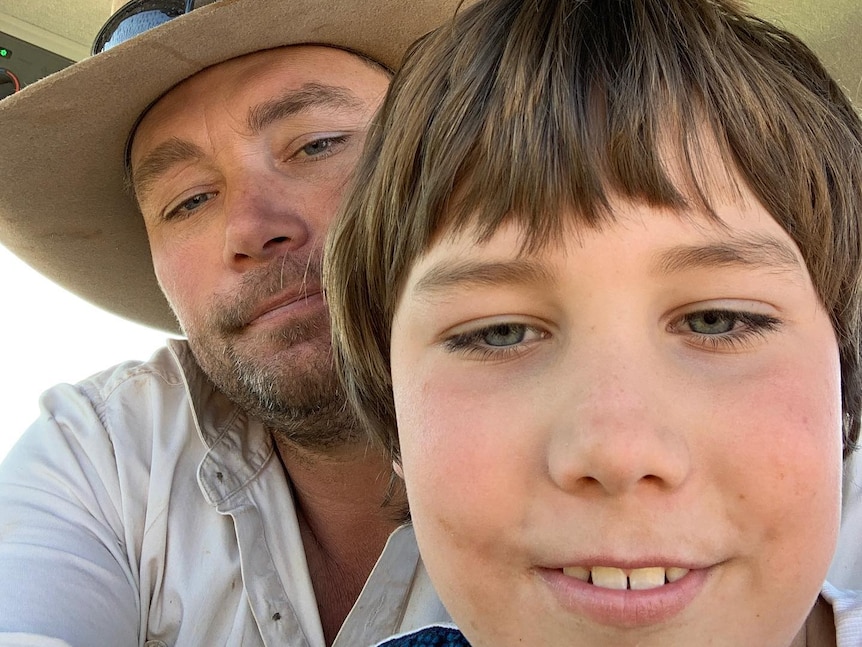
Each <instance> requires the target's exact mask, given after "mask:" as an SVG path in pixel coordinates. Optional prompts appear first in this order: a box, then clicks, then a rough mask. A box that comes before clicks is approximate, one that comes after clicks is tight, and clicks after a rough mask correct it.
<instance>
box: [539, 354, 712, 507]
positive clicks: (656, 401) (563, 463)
mask: <svg viewBox="0 0 862 647" xmlns="http://www.w3.org/2000/svg"><path fill="white" fill-rule="evenodd" d="M627 349H629V350H627ZM574 367H575V368H574V371H573V372H572V375H573V379H572V380H571V382H570V383H569V385H568V387H563V388H562V389H561V390H560V391H561V395H560V401H561V402H563V403H564V404H563V405H562V406H561V408H560V409H559V415H558V416H557V417H556V420H555V422H554V430H553V433H552V435H551V441H550V445H549V447H548V468H549V473H550V476H551V478H552V480H553V481H554V482H555V483H556V484H557V486H558V487H560V488H561V489H564V490H566V491H570V492H573V493H578V494H583V495H610V496H619V495H623V494H626V493H628V492H631V491H633V490H635V489H637V488H652V489H656V490H672V489H674V488H676V487H678V486H679V485H680V484H681V483H682V482H683V481H685V479H686V477H687V476H688V474H689V471H690V469H691V456H690V447H689V444H688V438H687V434H686V430H685V428H684V425H696V424H699V421H697V420H680V417H681V416H680V415H679V413H678V411H679V406H678V405H679V404H680V402H681V401H680V398H685V393H684V392H680V391H679V390H678V387H679V384H676V383H675V382H676V380H674V379H673V378H672V376H670V375H669V371H668V370H667V368H666V367H663V366H662V365H661V362H660V361H657V360H656V359H655V358H653V357H651V354H650V353H648V352H646V353H645V352H635V351H632V350H631V345H630V344H622V345H621V344H617V345H616V348H612V347H609V346H604V352H602V349H599V348H593V349H592V351H591V352H590V357H589V358H588V359H585V358H580V360H579V361H578V362H577V363H574Z"/></svg>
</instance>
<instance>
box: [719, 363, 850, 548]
mask: <svg viewBox="0 0 862 647" xmlns="http://www.w3.org/2000/svg"><path fill="white" fill-rule="evenodd" d="M814 356H815V357H816V355H814ZM824 357H827V358H828V357H829V356H828V354H825V355H824ZM738 386H739V388H738V389H735V392H734V395H735V396H736V397H735V398H734V401H733V402H722V403H717V404H718V405H723V406H724V407H732V408H733V410H734V411H736V412H738V414H737V415H735V416H729V417H726V418H725V424H724V428H723V430H722V435H723V439H722V440H721V442H719V443H716V444H715V445H714V447H713V451H715V452H716V454H717V455H718V452H719V451H720V449H719V448H723V449H724V451H725V452H726V453H725V455H724V459H723V464H724V469H723V470H722V471H723V472H724V474H723V476H722V477H720V479H719V482H723V483H724V486H725V487H727V488H729V491H731V492H733V493H734V495H735V496H736V497H737V498H736V500H735V501H733V502H731V503H730V505H731V509H732V510H734V511H735V514H734V516H735V520H736V523H737V524H739V526H741V527H747V528H748V529H749V530H752V531H753V532H754V534H755V535H758V536H760V537H761V538H762V539H763V541H765V542H766V543H768V544H770V545H772V546H774V547H775V548H776V550H782V549H783V548H787V547H790V548H791V549H793V547H795V548H797V549H799V554H805V555H808V557H809V558H810V559H811V560H813V561H817V560H820V561H823V560H824V559H826V561H828V548H829V546H831V545H832V543H833V542H834V535H835V533H836V532H837V525H838V519H839V515H840V488H841V466H842V464H841V413H840V390H839V380H838V373H837V360H835V361H830V360H829V359H827V360H826V361H823V362H821V363H819V364H818V363H817V362H809V363H808V364H807V366H806V370H804V371H803V370H800V365H799V364H793V365H784V364H782V365H776V366H774V367H772V369H771V370H769V371H766V372H764V373H762V374H760V375H758V376H757V379H756V380H752V381H751V382H750V383H748V384H746V383H745V382H744V381H743V382H740V383H739V385H738ZM716 464H717V465H720V464H721V463H716ZM719 469H720V468H719Z"/></svg>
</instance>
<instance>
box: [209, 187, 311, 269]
mask: <svg viewBox="0 0 862 647" xmlns="http://www.w3.org/2000/svg"><path fill="white" fill-rule="evenodd" d="M286 193H287V192H285V191H280V190H279V187H278V178H274V179H273V181H272V182H267V181H266V178H265V177H260V176H253V175H252V174H248V175H247V176H246V177H243V178H239V179H235V180H234V183H233V185H232V186H230V187H229V189H228V193H227V195H226V196H225V203H224V208H225V214H224V218H225V236H224V245H225V246H224V261H225V264H226V265H228V266H229V267H233V268H234V269H237V270H243V269H246V268H247V267H248V266H253V265H257V264H258V263H260V262H268V261H270V260H272V259H273V258H274V257H277V256H283V255H284V254H286V253H288V252H291V251H294V250H298V249H300V248H302V247H303V246H304V245H305V244H306V243H307V242H308V241H309V239H310V238H311V236H312V234H311V226H310V224H309V218H308V214H306V213H305V208H306V206H307V205H305V204H303V201H302V200H301V198H299V197H296V196H291V195H288V194H286Z"/></svg>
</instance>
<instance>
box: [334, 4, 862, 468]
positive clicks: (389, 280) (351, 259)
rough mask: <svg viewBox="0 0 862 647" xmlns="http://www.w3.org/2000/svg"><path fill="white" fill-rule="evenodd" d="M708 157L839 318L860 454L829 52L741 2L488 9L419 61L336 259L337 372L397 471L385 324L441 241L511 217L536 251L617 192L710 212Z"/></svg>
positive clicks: (458, 22) (846, 137) (395, 106)
mask: <svg viewBox="0 0 862 647" xmlns="http://www.w3.org/2000/svg"><path fill="white" fill-rule="evenodd" d="M715 144H717V146H718V150H719V154H720V155H721V158H722V159H723V161H724V163H725V166H726V170H727V171H730V175H731V177H738V178H741V181H743V182H744V183H745V184H746V185H747V186H748V187H749V188H750V189H751V191H752V192H753V193H754V195H755V196H756V197H757V198H758V199H759V200H760V202H761V203H762V204H763V205H764V207H765V208H766V209H767V210H768V212H769V213H770V214H771V215H772V217H773V218H774V219H775V220H776V221H777V222H778V223H779V224H780V225H781V227H782V228H783V229H784V231H786V232H787V233H788V234H789V236H790V237H791V238H792V239H793V240H794V241H795V243H796V244H797V246H798V247H799V249H800V250H801V252H802V255H803V257H804V259H805V262H806V265H807V268H808V271H809V273H810V275H811V278H812V281H813V283H814V286H815V288H816V290H817V293H818V295H819V297H820V299H821V300H822V302H823V304H824V306H825V308H826V311H827V312H828V313H829V316H830V318H831V321H832V325H833V327H834V329H835V332H836V337H837V340H838V344H839V349H840V360H841V378H842V405H843V413H844V448H845V455H847V454H848V453H849V452H850V451H851V450H852V449H853V447H854V445H855V442H856V440H857V437H858V435H859V417H860V404H862V376H860V316H859V315H860V291H859V283H860V273H862V236H860V214H862V125H860V119H859V116H858V115H857V114H856V112H855V111H854V109H853V107H852V106H851V104H850V101H849V100H848V99H847V97H846V96H845V95H844V93H843V92H842V90H841V89H840V88H839V87H838V85H837V84H836V83H835V81H834V80H833V79H832V78H831V77H830V76H829V74H828V73H827V71H826V70H825V69H824V68H823V66H822V65H821V63H820V62H819V61H818V60H817V58H816V56H815V55H814V54H813V53H812V52H811V51H810V50H809V49H808V48H807V47H806V46H805V45H804V44H803V43H802V42H801V41H800V40H798V39H797V38H796V37H794V36H793V35H791V34H789V33H787V32H786V31H783V30H781V29H779V28H777V27H775V26H774V25H771V24H769V23H767V22H764V21H762V20H760V19H758V18H755V17H752V16H750V15H748V14H746V13H745V11H744V10H743V9H742V7H741V6H740V5H739V4H737V3H735V2H732V1H731V0H484V1H481V2H480V3H478V4H476V5H474V6H472V7H470V8H469V9H467V10H464V11H462V12H460V13H459V15H458V16H457V17H456V18H455V19H454V20H453V22H452V23H451V24H447V25H444V26H443V27H441V28H439V29H437V30H436V31H435V32H432V33H431V34H429V35H428V36H427V37H426V38H425V39H424V40H422V41H420V42H419V43H418V44H417V45H416V46H415V47H414V49H413V51H412V52H411V53H410V55H409V57H408V59H407V61H406V63H405V65H404V67H403V69H402V71H401V72H400V73H399V74H398V75H397V76H396V78H395V80H394V82H393V85H392V87H391V89H390V92H389V95H388V97H387V100H386V101H385V103H384V106H383V108H382V109H381V113H380V114H379V116H378V119H377V121H376V124H375V126H374V127H373V130H372V133H371V134H370V136H369V140H368V142H367V148H366V153H365V155H364V157H363V160H362V161H361V163H360V166H359V168H358V170H357V175H356V179H355V186H354V189H353V192H352V195H349V196H348V197H347V200H346V201H345V207H344V211H343V213H342V215H341V218H340V219H339V221H338V222H337V224H336V225H335V228H334V230H333V232H332V234H331V238H330V240H329V244H328V248H327V260H326V270H325V272H326V278H325V281H326V286H327V295H328V300H329V304H330V309H331V315H332V322H333V341H334V344H335V357H336V362H337V363H338V364H339V369H340V371H341V373H342V376H343V380H344V382H345V386H346V390H347V393H348V397H349V399H350V401H351V403H352V404H353V405H354V406H355V407H356V409H357V413H358V414H359V417H360V419H361V420H362V422H363V423H364V424H365V425H366V427H367V428H368V429H369V431H370V432H371V433H372V435H373V437H375V438H376V439H377V440H378V441H379V442H380V443H381V444H382V446H383V448H384V449H385V450H387V451H388V452H389V453H390V455H391V457H392V458H393V459H395V460H398V459H399V453H398V437H397V431H396V425H395V407H394V402H393V396H392V383H391V376H390V365H389V344H390V331H391V324H392V319H393V315H394V312H395V307H396V304H397V300H398V297H399V293H400V291H401V289H402V287H403V284H404V281H405V278H406V275H407V273H408V272H409V270H410V268H411V267H412V265H413V263H414V262H415V261H416V260H417V259H418V258H419V257H420V256H421V255H422V254H423V253H424V252H425V251H427V250H428V248H429V246H430V245H431V244H432V243H433V242H434V241H435V240H436V239H437V238H436V237H437V236H438V235H439V234H440V233H441V232H443V231H451V232H458V231H463V230H464V229H465V228H466V227H468V226H477V227H478V230H479V232H480V235H479V240H482V239H487V237H489V236H491V235H492V234H493V233H494V232H495V231H496V229H497V228H498V227H499V226H500V225H501V224H502V223H504V222H514V223H516V224H518V225H520V226H521V227H522V228H523V230H524V232H525V236H526V239H525V249H527V250H529V251H531V250H535V249H537V248H540V247H541V246H542V245H545V244H546V243H547V242H549V241H553V240H555V239H559V237H560V235H561V234H562V233H564V231H565V230H566V228H567V227H570V226H571V225H572V224H577V225H579V226H587V227H600V226H601V225H602V224H603V223H606V222H612V220H613V213H612V212H611V209H610V199H611V197H623V198H629V199H632V200H635V201H640V202H643V203H645V204H648V205H650V206H653V207H664V208H670V209H672V210H675V211H678V212H682V210H683V209H688V208H700V209H701V210H704V211H705V212H706V213H708V214H712V217H715V214H714V212H713V211H712V209H711V207H710V191H709V177H708V176H706V175H705V174H706V173H709V172H710V171H709V169H705V168H704V166H703V163H702V160H703V159H704V155H703V154H704V150H705V148H706V147H708V146H714V145H715ZM669 152H670V153H672V154H674V155H675V156H677V157H679V158H680V159H681V160H682V167H683V168H682V174H683V176H684V178H683V182H682V183H681V188H680V186H678V184H680V182H678V181H677V182H675V181H674V180H673V179H672V177H671V176H672V173H670V172H669V169H668V165H667V163H666V160H667V157H668V153H669ZM718 171H719V172H723V171H724V170H723V169H718ZM677 175H678V174H677ZM692 203H694V204H692ZM564 212H565V213H571V214H572V215H571V216H566V217H565V218H563V217H561V214H562V213H564ZM573 221H574V222H573Z"/></svg>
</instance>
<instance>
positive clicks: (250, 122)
mask: <svg viewBox="0 0 862 647" xmlns="http://www.w3.org/2000/svg"><path fill="white" fill-rule="evenodd" d="M317 107H328V108H335V109H350V110H358V109H362V108H364V107H365V104H364V103H363V102H362V101H360V99H359V98H358V97H357V96H356V95H354V94H353V93H352V92H351V91H350V90H348V89H347V88H342V87H338V86H331V85H324V84H322V83H305V84H303V85H301V86H300V87H299V88H296V89H292V90H290V91H288V92H285V93H284V94H282V95H281V96H278V97H274V98H273V99H270V100H268V101H264V102H262V103H260V104H258V105H256V106H253V107H252V108H251V109H250V110H249V111H248V115H247V117H246V127H247V128H248V130H249V132H251V133H252V134H258V133H260V132H261V131H262V130H264V129H265V128H266V127H267V126H269V125H270V124H273V123H275V122H276V121H280V120H282V119H287V118H289V117H293V116H294V115H298V114H300V113H302V112H304V111H305V110H309V109H311V108H317ZM203 156H204V152H203V150H201V148H200V147H198V146H196V145H195V144H193V143H192V142H189V141H186V140H182V139H179V138H176V137H172V138H171V139H169V140H167V141H166V142H164V143H162V144H159V145H158V146H156V148H154V149H153V150H152V151H150V152H149V153H147V155H146V156H145V157H144V158H143V159H142V160H141V161H140V163H139V164H137V165H135V168H134V169H133V170H132V187H133V188H134V191H135V195H137V196H138V199H139V200H140V196H142V195H144V194H146V192H147V191H149V189H150V187H152V185H153V184H154V183H155V182H156V181H157V180H158V179H159V178H161V177H162V176H163V175H165V174H166V173H168V172H169V171H170V170H171V169H172V168H174V167H175V166H176V165H178V164H182V163H185V162H193V161H195V160H198V159H201V158H202V157H203Z"/></svg>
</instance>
